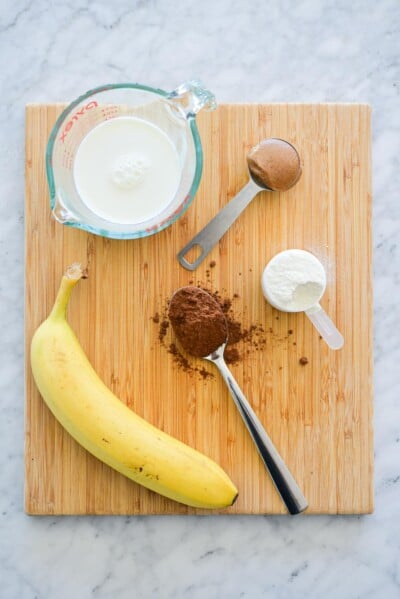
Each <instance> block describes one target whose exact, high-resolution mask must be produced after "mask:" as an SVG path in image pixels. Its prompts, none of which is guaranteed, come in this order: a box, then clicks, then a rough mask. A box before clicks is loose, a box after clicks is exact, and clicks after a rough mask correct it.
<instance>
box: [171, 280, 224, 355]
mask: <svg viewBox="0 0 400 599" xmlns="http://www.w3.org/2000/svg"><path fill="white" fill-rule="evenodd" d="M168 315H169V319H170V321H171V324H172V328H173V329H174V331H175V334H176V336H177V337H178V339H179V342H180V344H181V346H182V347H183V349H184V350H185V351H187V352H188V353H189V354H191V355H192V356H196V357H198V358H204V356H208V355H210V354H212V353H213V352H214V351H215V350H216V349H217V348H218V347H220V346H221V345H222V344H223V343H225V342H226V339H227V336H228V326H227V322H226V318H225V315H224V313H223V311H222V309H221V306H220V305H219V304H218V302H217V301H216V300H215V299H214V298H213V297H212V296H211V295H210V294H209V293H207V292H206V291H203V290H202V289H200V288H199V287H190V286H189V287H182V288H181V289H179V290H178V291H177V292H175V293H174V295H173V297H172V299H171V302H170V305H169V312H168Z"/></svg>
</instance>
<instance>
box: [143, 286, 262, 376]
mask: <svg viewBox="0 0 400 599" xmlns="http://www.w3.org/2000/svg"><path fill="white" fill-rule="evenodd" d="M193 282H194V281H193V280H190V281H189V284H190V285H192V284H193ZM197 285H198V288H199V289H200V290H203V291H206V292H207V294H210V295H211V296H212V297H213V299H214V300H215V301H216V302H217V303H218V305H219V307H220V309H221V311H222V313H223V314H224V316H225V321H226V326H227V329H228V341H227V344H226V347H225V352H224V358H225V362H226V363H227V364H230V365H232V364H233V365H234V364H237V363H239V362H241V361H242V360H243V358H244V356H245V355H248V354H250V353H252V352H253V351H259V350H262V349H264V348H265V346H266V343H267V334H266V332H265V330H264V328H263V326H262V325H261V324H259V323H254V324H251V325H250V326H249V327H248V328H245V327H243V325H242V323H241V322H240V320H239V316H238V315H237V313H236V312H237V311H236V310H235V306H234V304H235V302H236V301H237V300H238V299H239V294H238V293H234V294H233V295H232V297H231V298H229V297H225V296H222V295H221V293H220V292H219V291H216V290H210V289H207V287H206V286H205V284H204V282H201V281H199V282H198V283H197ZM170 301H171V299H169V298H167V299H165V302H164V305H163V307H162V310H160V311H159V312H156V313H155V314H154V315H153V317H152V319H151V320H152V321H153V323H154V324H156V325H157V327H158V339H159V341H160V343H161V345H162V346H163V347H165V349H166V351H167V352H168V353H169V354H171V356H172V359H173V361H174V362H175V364H176V365H177V367H178V368H179V369H180V370H183V371H184V372H187V373H188V374H191V375H192V374H196V375H198V376H199V377H201V378H202V379H208V378H214V376H215V375H214V373H213V372H210V371H209V370H207V369H206V368H205V367H204V366H201V367H199V366H196V361H194V360H191V359H190V357H189V356H188V355H185V352H184V351H181V349H180V345H178V343H176V342H175V339H174V336H173V337H172V338H171V334H170V333H169V330H170V329H171V328H172V327H169V324H170V323H169V320H168V311H169V305H170ZM271 332H272V331H271Z"/></svg>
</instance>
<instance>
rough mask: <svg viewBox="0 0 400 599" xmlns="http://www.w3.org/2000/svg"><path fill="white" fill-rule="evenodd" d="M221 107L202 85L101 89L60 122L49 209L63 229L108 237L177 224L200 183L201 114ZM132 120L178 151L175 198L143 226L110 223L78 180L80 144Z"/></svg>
mask: <svg viewBox="0 0 400 599" xmlns="http://www.w3.org/2000/svg"><path fill="white" fill-rule="evenodd" d="M215 107H216V102H215V97H214V95H213V94H212V93H211V92H210V91H209V90H207V89H205V88H204V87H203V86H202V85H201V84H200V83H199V82H198V81H189V82H187V83H183V84H182V85H180V86H179V87H178V88H176V89H175V90H174V91H172V92H166V91H163V90H161V89H156V88H152V87H149V86H146V85H140V84H137V83H134V84H133V83H132V84H131V83H120V84H110V85H104V86H102V87H97V88H95V89H92V90H90V91H88V92H87V93H85V94H83V95H82V96H80V97H79V98H77V99H76V100H75V101H74V102H72V103H71V104H70V105H69V106H68V107H67V108H66V109H65V110H64V111H63V113H62V114H61V115H60V117H59V118H58V119H57V122H56V124H55V125H54V127H53V130H52V132H51V134H50V137H49V141H48V144H47V149H46V173H47V180H48V184H49V190H50V207H51V211H52V214H53V216H54V218H55V219H56V220H57V221H58V222H60V223H62V224H64V225H68V226H71V227H76V228H78V229H83V230H85V231H88V232H90V233H94V234H96V235H101V236H103V237H111V238H114V239H135V238H138V237H146V236H148V235H153V234H154V233H158V232H159V231H161V230H162V229H165V228H166V227H168V226H170V225H171V224H172V223H173V222H175V221H176V220H177V219H178V218H179V217H180V216H181V215H182V214H183V213H184V212H185V210H186V209H187V208H188V206H189V205H190V203H191V202H192V200H193V198H194V196H195V194H196V191H197V188H198V186H199V183H200V178H201V173H202V168H203V153H202V147H201V140H200V135H199V132H198V129H197V125H196V115H197V113H198V112H199V111H200V110H201V109H202V108H205V109H207V110H213V109H214V108H215ZM121 116H124V117H126V116H130V117H131V116H132V117H138V118H140V119H143V120H146V121H148V122H149V123H151V124H153V125H156V126H157V127H158V128H159V129H161V130H162V131H163V132H164V133H166V135H167V136H168V138H169V139H170V141H171V142H172V143H173V145H174V146H175V149H176V151H177V153H178V156H179V161H180V168H181V176H180V183H179V187H178V189H177V191H176V193H175V196H174V198H173V199H172V200H171V202H170V203H169V204H168V206H167V207H166V208H164V209H163V210H162V211H161V212H160V213H158V214H157V215H155V216H153V217H152V218H150V219H148V220H145V221H143V222H140V223H134V224H126V223H118V222H111V221H108V220H105V219H104V218H102V217H100V216H99V215H98V214H96V213H95V212H93V211H92V210H90V209H89V207H88V206H87V205H86V204H85V203H84V202H83V200H82V198H81V197H80V195H79V193H78V190H77V188H76V185H75V181H74V176H73V167H74V159H75V156H76V152H77V150H78V147H79V144H80V143H81V141H82V140H83V138H84V137H85V136H86V135H87V134H88V133H89V131H91V130H92V129H93V128H94V127H96V126H97V125H99V124H100V123H102V122H104V121H107V120H110V119H113V118H117V117H121Z"/></svg>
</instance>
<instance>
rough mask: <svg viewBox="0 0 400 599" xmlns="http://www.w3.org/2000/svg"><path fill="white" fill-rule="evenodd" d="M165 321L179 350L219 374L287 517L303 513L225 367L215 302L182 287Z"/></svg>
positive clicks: (300, 498) (223, 325)
mask: <svg viewBox="0 0 400 599" xmlns="http://www.w3.org/2000/svg"><path fill="white" fill-rule="evenodd" d="M169 318H170V320H171V324H172V328H173V329H174V332H175V334H176V336H177V338H178V339H179V341H180V344H181V345H182V347H183V348H184V349H185V350H186V351H187V352H188V353H191V354H192V355H194V356H196V357H202V358H203V359H205V360H209V361H210V362H213V364H215V366H216V367H217V368H218V370H219V371H220V373H221V375H222V377H223V379H224V381H225V383H226V386H227V387H228V389H229V392H230V394H231V395H232V398H233V400H234V402H235V404H236V407H237V408H238V410H239V413H240V415H241V417H242V419H243V421H244V423H245V425H246V427H247V429H248V431H249V433H250V435H251V437H252V439H253V441H254V444H255V446H256V448H257V450H258V452H259V454H260V457H261V459H262V461H263V462H264V465H265V467H266V468H267V470H268V471H269V473H270V475H271V478H272V480H273V482H274V484H275V486H276V489H277V491H278V493H279V494H280V496H281V498H282V500H283V502H284V503H285V505H286V507H287V509H288V511H289V513H290V514H299V513H301V512H303V511H304V510H305V509H307V507H308V503H307V500H306V499H305V497H304V495H303V494H302V492H301V490H300V488H299V486H298V485H297V483H296V481H295V480H294V478H293V476H292V474H291V473H290V471H289V469H288V467H287V466H286V464H285V463H284V461H283V459H282V458H281V456H280V455H279V453H278V451H277V449H276V448H275V446H274V444H273V443H272V441H271V439H270V438H269V436H268V434H267V433H266V431H265V429H264V428H263V426H262V424H261V422H260V421H259V419H258V418H257V416H256V414H255V412H254V410H253V408H252V407H251V406H250V404H249V402H248V401H247V399H246V397H245V396H244V394H243V392H242V390H241V389H240V387H239V385H238V384H237V382H236V380H235V379H234V377H233V375H232V373H231V371H230V370H229V368H228V366H227V365H226V363H225V360H224V350H225V346H226V343H227V338H228V325H227V322H226V319H225V315H224V313H223V312H222V310H221V307H220V305H219V304H218V302H217V301H216V300H215V299H214V298H213V297H212V296H211V295H210V294H209V293H207V292H206V291H204V290H203V289H199V288H198V287H182V288H181V289H178V290H177V291H176V292H175V293H174V295H173V296H172V298H171V301H170V304H169ZM213 345H214V347H213ZM205 352H209V353H208V355H204V353H205Z"/></svg>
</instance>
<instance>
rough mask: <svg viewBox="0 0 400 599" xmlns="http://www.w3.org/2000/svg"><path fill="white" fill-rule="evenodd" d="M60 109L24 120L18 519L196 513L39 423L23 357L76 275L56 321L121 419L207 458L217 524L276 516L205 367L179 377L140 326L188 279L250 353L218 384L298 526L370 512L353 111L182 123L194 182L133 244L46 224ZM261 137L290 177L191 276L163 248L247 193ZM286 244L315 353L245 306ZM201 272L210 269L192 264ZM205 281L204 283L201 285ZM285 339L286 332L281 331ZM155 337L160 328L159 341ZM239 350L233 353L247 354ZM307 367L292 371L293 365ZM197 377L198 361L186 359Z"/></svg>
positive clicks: (360, 167)
mask: <svg viewBox="0 0 400 599" xmlns="http://www.w3.org/2000/svg"><path fill="white" fill-rule="evenodd" d="M61 110H62V106H61V105H29V106H28V107H27V109H26V213H25V227H26V281H25V282H26V319H25V327H26V398H25V407H26V423H25V427H26V433H25V434H26V447H25V509H26V511H27V512H28V513H29V514H191V513H207V512H205V511H201V510H194V509H190V508H186V507H185V506H181V505H179V504H177V503H174V502H173V501H170V500H167V499H164V498H162V497H160V496H158V495H156V494H154V493H152V492H150V491H147V490H146V489H143V488H141V487H139V486H138V485H136V484H135V483H133V482H131V481H129V480H127V479H126V478H124V477H123V476H122V475H120V474H117V473H116V472H114V471H112V470H111V469H110V468H109V467H107V466H105V465H103V464H102V463H100V462H99V461H98V460H97V459H95V458H94V457H92V456H91V455H89V454H88V453H87V452H86V451H85V450H84V449H82V448H81V447H80V446H79V445H78V444H77V443H76V442H75V441H74V440H73V439H72V438H71V437H70V436H69V435H68V433H66V432H65V431H64V430H63V429H62V428H61V426H60V425H59V424H58V423H57V422H56V421H55V419H54V418H53V416H52V414H51V413H50V412H49V410H48V409H47V407H46V406H45V404H44V402H43V400H42V399H41V397H40V395H39V393H38V391H37V390H36V387H35V384H34V381H33V379H32V375H31V371H30V365H29V347H30V341H31V337H32V334H33V331H34V330H35V329H36V327H37V326H38V325H39V324H40V322H41V321H42V320H43V319H44V318H45V317H46V315H47V314H48V312H49V310H50V308H51V306H52V304H53V301H54V298H55V294H56V291H57V288H58V285H59V281H60V277H61V275H62V273H63V271H64V269H65V268H66V267H67V266H68V265H69V264H70V263H72V262H75V261H79V262H82V263H84V264H88V266H89V278H88V279H87V280H84V281H82V282H81V283H80V284H79V285H78V286H77V288H76V289H75V291H74V294H73V297H72V300H71V303H70V308H69V320H70V323H71V325H72V327H73V329H74V330H75V332H76V334H77V336H78V338H79V339H80V341H81V343H82V345H83V348H84V349H85V351H86V352H87V354H88V357H89V359H90V361H91V362H92V364H93V365H94V367H95V368H96V370H97V371H98V373H99V375H100V376H101V378H102V379H103V380H104V381H105V383H106V384H107V385H108V386H109V387H110V388H111V389H112V390H113V391H114V392H115V393H116V394H117V395H118V396H119V397H120V398H121V401H124V402H126V403H127V404H128V406H129V407H130V408H132V409H134V410H135V411H136V412H138V413H139V414H140V415H141V416H143V417H144V418H146V419H147V420H149V421H150V422H152V423H153V424H155V425H156V426H158V427H160V428H162V429H163V430H165V431H167V432H168V433H170V434H171V435H174V436H175V437H177V438H179V439H181V440H182V441H184V442H186V443H188V444H190V445H192V446H194V447H196V448H197V449H198V450H200V451H202V452H204V453H205V454H207V455H208V456H210V457H212V458H213V459H215V460H216V461H217V462H218V463H219V464H221V466H222V467H223V468H224V469H225V470H226V471H227V472H228V473H229V475H230V476H231V478H232V479H233V480H234V481H235V483H236V484H237V486H238V488H239V499H238V501H237V502H236V503H235V505H234V506H232V507H231V508H229V509H227V510H224V511H223V513H230V514H281V513H284V512H285V509H284V507H283V505H282V502H281V500H280V498H279V497H278V495H277V493H276V491H275V489H274V487H273V484H272V483H271V480H270V478H269V476H268V474H267V473H266V471H265V470H264V467H263V465H262V463H261V461H260V459H259V457H258V454H257V452H256V450H255V448H254V446H253V444H252V442H251V440H250V439H249V436H248V434H247V432H246V430H245V427H244V425H243V423H242V421H241V419H240V417H239V415H238V413H237V411H236V408H235V407H234V404H233V402H232V400H231V399H230V397H229V395H228V391H227V389H226V388H225V386H224V384H223V382H222V380H221V379H220V377H219V376H218V373H217V372H216V370H215V371H214V370H213V366H212V365H211V364H207V363H204V367H205V368H206V369H207V370H208V371H209V372H213V373H214V374H215V377H214V378H209V379H206V380H203V379H202V377H200V376H197V375H196V374H195V375H190V374H188V373H185V372H184V371H182V370H181V369H179V367H178V366H177V365H176V364H175V362H174V361H173V356H172V355H171V354H170V353H168V352H167V350H166V348H165V347H164V346H162V345H161V344H160V341H159V339H158V333H159V329H158V327H157V325H156V324H155V323H154V322H153V321H152V316H154V314H155V313H156V312H162V309H163V307H164V306H165V301H166V299H167V298H168V297H169V296H170V295H171V294H172V292H173V291H174V290H175V289H177V288H178V287H180V286H182V285H187V284H188V283H189V281H193V280H194V281H195V283H197V282H203V283H206V284H207V285H208V287H210V288H212V289H214V290H219V291H220V292H221V293H222V295H224V294H225V296H227V297H233V295H234V294H237V295H238V296H239V297H238V298H237V299H236V300H235V301H234V304H233V308H234V312H235V315H236V317H237V318H238V319H239V320H241V321H242V323H243V325H244V326H245V327H246V326H247V327H248V326H249V325H251V324H252V323H261V324H262V326H263V328H264V330H265V335H266V340H267V345H266V347H265V348H263V349H259V350H258V351H256V350H255V349H254V351H251V352H250V353H246V348H245V347H242V346H239V349H240V350H241V351H242V352H244V355H243V359H242V360H241V361H240V362H239V363H238V364H236V365H233V366H232V371H233V373H234V375H235V377H236V378H237V380H238V382H239V384H240V385H241V387H242V389H243V391H244V392H245V394H246V395H247V397H248V399H249V400H250V402H251V403H252V405H253V407H254V409H255V411H256V412H257V414H258V416H259V418H260V419H261V421H262V422H263V424H264V425H265V427H266V429H267V430H268V431H269V433H270V435H271V437H272V439H273V441H274V442H275V444H276V446H277V447H278V449H279V451H280V452H281V454H282V456H283V458H284V459H285V461H286V462H287V464H288V465H289V467H290V469H291V471H292V472H293V474H294V476H295V478H296V480H297V481H298V483H299V484H300V487H301V488H302V490H303V492H304V494H305V496H306V497H307V499H308V501H309V505H310V507H309V509H308V513H312V514H317V513H326V514H351V513H357V514H361V513H369V512H371V511H372V510H373V434H372V411H373V403H372V359H373V356H372V267H371V201H372V200H371V130H370V118H371V115H370V108H369V107H368V106H366V105H357V104H351V105H350V104H349V105H334V104H318V105H311V104H309V105H307V104H269V105H257V104H246V105H237V104H232V105H221V106H219V107H218V109H217V110H216V111H215V112H212V113H204V114H201V115H200V116H199V119H198V124H199V129H200V133H201V137H202V141H203V147H204V171H203V178H202V182H201V185H200V189H199V191H198V194H197V196H196V198H195V200H194V202H193V203H192V205H191V206H190V208H189V209H188V211H187V212H186V214H185V215H184V216H183V217H182V218H181V219H180V220H178V221H177V222H176V223H175V224H174V225H173V226H171V227H170V228H168V229H167V230H164V231H163V232H161V233H160V234H158V235H156V236H152V237H149V238H146V239H141V240H133V241H116V240H108V239H102V238H101V237H96V236H93V235H89V234H86V233H85V232H82V231H78V230H75V229H72V228H68V227H64V226H62V225H60V224H58V223H56V222H55V221H54V220H53V219H52V217H51V214H50V210H49V201H48V189H47V183H46V177H45V164H44V154H45V146H46V141H47V138H48V135H49V133H50V130H51V128H52V126H53V124H54V122H55V119H56V117H57V116H58V115H59V114H60V112H61ZM265 137H281V138H284V139H287V140H288V141H290V142H292V143H293V144H294V145H295V146H296V147H297V149H298V151H299V153H300V156H301V160H302V168H303V175H302V178H301V180H300V181H299V183H298V184H297V185H296V186H295V187H294V188H293V189H291V190H290V191H288V192H286V193H282V194H279V193H268V192H265V193H263V194H261V195H259V196H258V197H257V199H255V200H254V201H253V202H252V203H251V204H250V206H249V207H248V208H247V209H246V211H245V212H244V214H243V215H242V216H241V217H240V218H239V219H238V221H237V222H236V224H235V225H234V226H233V227H232V228H231V230H230V231H229V232H228V233H227V234H226V235H225V237H224V238H223V239H222V241H221V242H220V244H219V246H217V247H216V248H214V250H213V252H212V254H211V255H210V256H209V260H206V262H205V263H203V265H202V266H201V267H199V268H198V270H197V271H196V272H195V273H194V274H193V273H190V272H188V271H186V270H184V269H183V268H182V267H181V266H180V265H179V263H178V261H177V260H176V253H177V251H178V250H180V249H181V248H182V247H183V246H184V245H185V244H186V243H187V242H188V241H189V239H191V238H192V237H193V235H194V234H195V233H196V232H198V231H199V230H200V229H201V228H202V227H203V226H204V225H205V224H206V223H207V222H208V221H209V219H210V218H211V217H212V216H214V215H215V214H216V213H217V211H218V210H219V209H220V208H222V207H223V206H224V205H225V204H226V202H227V201H228V200H229V199H230V198H231V197H233V196H234V195H235V193H236V192H237V191H238V190H239V189H240V188H241V187H242V186H243V185H244V183H245V182H246V180H247V171H246V162H245V155H246V152H247V150H248V149H249V148H250V147H251V146H252V145H254V144H255V143H257V142H258V141H259V140H260V139H263V138H265ZM287 248H304V249H306V250H309V251H311V252H313V253H315V254H316V255H317V256H318V257H319V258H320V259H321V260H322V262H323V263H324V265H325V267H326V269H327V273H328V287H327V291H326V294H325V296H324V298H323V301H322V304H323V306H324V308H325V309H326V310H327V312H328V313H329V315H330V316H331V317H332V318H333V320H334V321H335V322H336V323H337V325H338V328H339V329H340V330H341V332H342V333H343V335H344V338H345V346H344V348H343V349H342V350H341V351H338V352H334V351H330V350H329V349H328V347H327V346H326V345H325V343H324V342H323V341H321V339H320V338H319V335H318V334H317V332H316V331H315V330H314V329H313V327H312V326H311V324H310V322H309V321H308V320H307V318H305V317H304V315H302V314H291V315H290V314H283V313H278V312H277V311H276V310H274V309H272V308H271V307H270V306H269V305H268V304H267V303H266V302H265V301H264V299H263V297H262V293H261V287H260V276H261V272H262V270H263V268H264V266H265V264H266V263H267V261H268V260H269V259H270V258H271V257H272V256H273V255H274V254H275V253H277V252H279V251H281V250H284V249H287ZM211 260H215V262H216V265H215V267H214V268H210V267H209V262H210V261H211ZM207 271H208V273H207ZM288 331H293V333H292V334H289V333H288ZM171 340H172V333H171V332H170V331H169V332H168V334H167V337H166V338H165V342H166V343H168V342H170V341H171ZM247 348H248V347H247ZM301 357H307V358H308V364H306V365H301V364H300V363H299V359H300V358H301ZM198 365H200V366H202V365H203V364H200V363H198Z"/></svg>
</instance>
